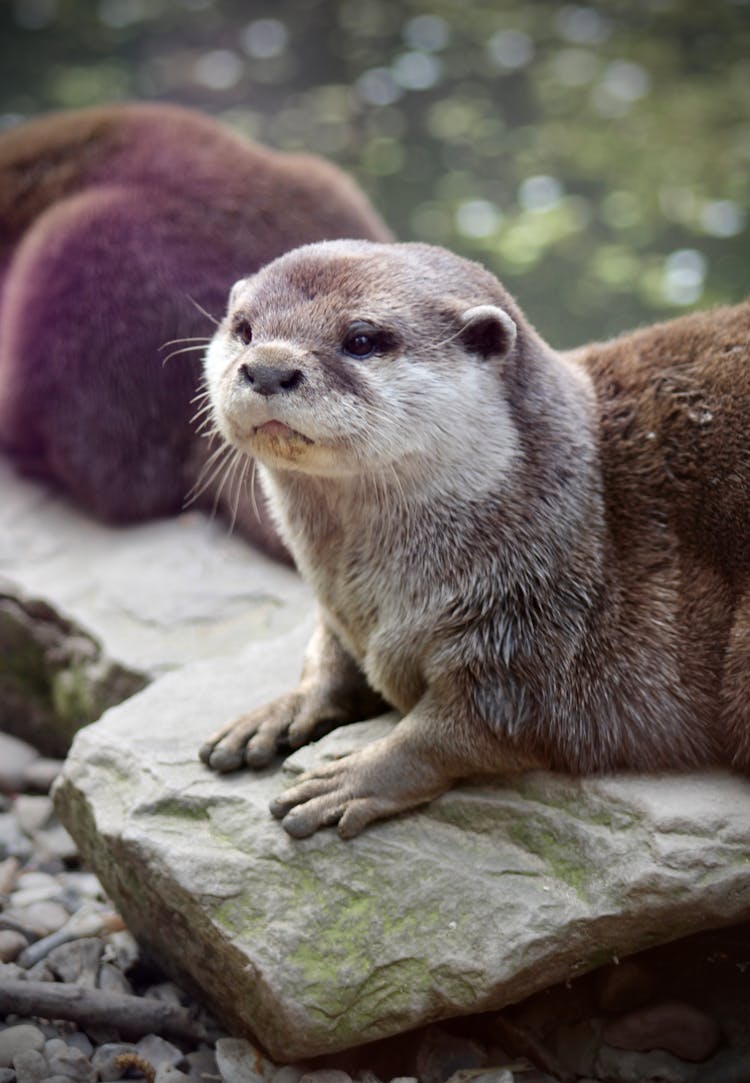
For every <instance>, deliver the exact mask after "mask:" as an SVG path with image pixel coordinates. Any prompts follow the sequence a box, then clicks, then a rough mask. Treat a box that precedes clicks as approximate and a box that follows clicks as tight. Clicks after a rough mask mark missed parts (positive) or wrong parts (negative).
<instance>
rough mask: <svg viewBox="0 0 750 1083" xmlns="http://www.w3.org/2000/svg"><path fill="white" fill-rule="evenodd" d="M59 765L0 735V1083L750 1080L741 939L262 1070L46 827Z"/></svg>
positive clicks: (706, 940) (708, 942)
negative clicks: (166, 970)
mask: <svg viewBox="0 0 750 1083" xmlns="http://www.w3.org/2000/svg"><path fill="white" fill-rule="evenodd" d="M59 768H60V763H59V762H58V761H55V760H48V759H44V758H42V757H41V756H39V754H38V753H37V752H36V751H35V750H34V749H33V748H31V747H30V746H29V745H26V744H24V743H23V742H21V741H18V740H17V739H16V738H13V737H9V736H7V735H5V734H3V733H1V732H0V1083H71V1081H77V1083H96V1081H97V1080H116V1079H122V1078H128V1079H144V1078H145V1079H147V1080H149V1081H155V1083H182V1081H187V1080H191V1081H194V1083H352V1081H354V1083H380V1081H384V1083H387V1081H389V1080H391V1081H395V1080H399V1081H401V1080H403V1081H404V1083H417V1081H418V1083H445V1081H447V1080H451V1083H555V1080H565V1079H568V1080H579V1081H581V1083H583V1081H585V1080H594V1081H596V1080H611V1081H614V1083H750V924H748V925H742V926H735V927H734V928H733V929H730V930H718V931H715V932H711V933H706V934H700V935H699V936H697V937H691V938H690V939H689V940H685V941H679V942H676V943H675V944H673V945H667V946H666V947H663V948H658V949H654V950H653V951H652V952H648V953H643V954H642V955H641V956H636V957H634V958H633V959H631V960H627V961H625V962H624V963H622V964H617V965H614V966H611V967H609V968H604V969H603V970H602V971H599V972H597V973H595V974H592V975H588V976H586V977H584V978H582V979H579V980H577V981H576V982H574V983H572V985H568V986H558V987H555V988H553V989H550V990H547V991H546V992H545V993H543V994H539V995H538V996H536V997H533V998H530V1000H528V1001H526V1002H524V1004H522V1005H518V1006H516V1007H515V1008H514V1009H511V1010H510V1011H508V1012H503V1013H499V1014H498V1013H491V1014H487V1015H484V1016H475V1017H471V1018H469V1019H466V1020H462V1021H456V1022H455V1023H452V1024H446V1025H442V1026H439V1025H435V1026H430V1027H425V1028H422V1029H421V1030H419V1031H415V1032H411V1033H410V1034H405V1035H401V1036H399V1037H396V1038H392V1039H388V1040H385V1041H382V1042H378V1043H373V1044H372V1045H370V1046H367V1047H363V1048H361V1049H359V1050H354V1051H351V1052H348V1053H342V1054H337V1055H334V1056H329V1057H325V1058H317V1059H316V1060H314V1061H309V1062H306V1063H300V1064H295V1065H279V1064H274V1063H272V1062H271V1061H270V1060H268V1059H267V1058H266V1057H265V1056H264V1055H263V1053H262V1052H261V1051H260V1050H259V1049H256V1048H255V1047H254V1046H252V1045H251V1044H250V1043H249V1042H247V1041H245V1040H244V1039H240V1038H236V1037H234V1036H232V1035H230V1034H227V1033H225V1032H223V1031H222V1030H221V1029H220V1028H219V1027H218V1026H217V1024H216V1022H215V1021H214V1020H213V1019H212V1018H211V1017H210V1016H209V1015H208V1013H207V1012H206V1011H205V1009H204V1008H203V1007H202V1006H201V1005H200V1003H198V1002H197V1001H196V1000H195V998H194V997H192V996H191V995H190V994H189V993H188V992H187V991H186V990H184V989H182V988H180V987H179V986H178V985H176V984H175V983H174V982H172V981H170V980H169V979H168V978H167V977H166V975H164V974H163V973H162V972H160V971H159V969H158V967H157V966H156V965H155V964H154V962H153V961H152V960H150V959H149V958H148V957H147V956H146V955H145V954H144V953H143V952H142V951H141V950H140V949H139V946H138V944H137V943H136V941H135V939H134V938H133V937H132V935H131V934H130V933H129V932H128V930H127V929H126V928H125V927H124V924H123V922H122V920H121V918H120V917H119V915H118V914H117V912H116V910H115V909H114V907H113V905H112V903H111V902H110V901H109V900H108V899H107V898H106V896H105V894H104V892H103V890H102V887H101V885H100V883H99V881H98V879H97V878H96V876H94V875H93V874H92V873H91V872H89V871H87V870H86V869H84V868H82V867H81V864H80V861H79V857H78V853H77V851H76V847H75V844H74V843H73V840H72V839H71V838H70V836H69V835H68V834H67V832H66V831H65V829H64V828H63V827H62V825H61V824H60V823H59V821H58V820H57V818H56V816H55V813H54V809H53V805H52V800H51V798H50V797H49V789H50V786H51V784H52V782H53V781H54V778H55V777H56V775H57V773H58V771H59ZM61 997H62V998H63V999H64V1007H62V1008H61V1007H60V998H61ZM51 998H52V999H51ZM55 998H56V999H55Z"/></svg>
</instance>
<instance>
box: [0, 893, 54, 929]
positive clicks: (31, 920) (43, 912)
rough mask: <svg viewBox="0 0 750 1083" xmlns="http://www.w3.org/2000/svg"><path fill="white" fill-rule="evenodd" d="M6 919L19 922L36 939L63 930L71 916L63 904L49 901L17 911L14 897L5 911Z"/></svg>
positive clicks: (33, 904) (32, 904)
mask: <svg viewBox="0 0 750 1083" xmlns="http://www.w3.org/2000/svg"><path fill="white" fill-rule="evenodd" d="M3 916H4V917H6V918H11V920H13V921H17V922H18V923H19V924H20V925H22V926H23V927H24V928H26V929H28V931H29V932H30V933H31V934H32V936H33V937H34V938H36V937H42V936H49V935H50V933H54V932H56V931H57V930H58V929H61V928H62V926H63V925H64V924H65V923H66V921H67V920H68V918H69V917H70V914H69V913H68V911H67V910H66V909H65V907H64V906H63V905H62V903H59V902H54V901H53V900H51V899H47V900H45V901H44V902H36V903H31V905H30V906H24V907H22V908H21V907H19V909H18V910H16V907H15V904H14V901H13V896H12V895H11V904H10V906H9V907H8V909H7V910H6V911H5V913H4V915H3Z"/></svg>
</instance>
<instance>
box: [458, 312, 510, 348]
mask: <svg viewBox="0 0 750 1083" xmlns="http://www.w3.org/2000/svg"><path fill="white" fill-rule="evenodd" d="M461 325H462V326H461V331H460V338H461V341H462V342H463V344H464V346H465V347H466V349H467V350H469V352H470V353H476V354H479V356H480V357H484V358H489V357H506V356H507V355H508V354H509V353H510V351H511V350H512V349H513V343H514V342H515V341H516V325H515V322H514V321H513V320H512V319H511V318H510V316H509V315H508V313H507V312H505V311H504V310H503V309H502V308H498V306H497V305H476V306H475V307H474V308H469V309H467V310H466V312H464V314H463V315H462V317H461Z"/></svg>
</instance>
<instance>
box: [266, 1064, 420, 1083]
mask: <svg viewBox="0 0 750 1083" xmlns="http://www.w3.org/2000/svg"><path fill="white" fill-rule="evenodd" d="M303 1075H304V1073H303V1071H302V1069H301V1068H297V1067H295V1066H294V1065H293V1064H285V1065H284V1067H283V1068H279V1070H278V1071H277V1072H275V1073H274V1075H273V1078H272V1079H271V1083H299V1081H300V1079H301V1078H302V1076H303ZM360 1083H362V1079H361V1078H360ZM392 1083H393V1081H392ZM414 1083H417V1081H416V1079H415V1080H414Z"/></svg>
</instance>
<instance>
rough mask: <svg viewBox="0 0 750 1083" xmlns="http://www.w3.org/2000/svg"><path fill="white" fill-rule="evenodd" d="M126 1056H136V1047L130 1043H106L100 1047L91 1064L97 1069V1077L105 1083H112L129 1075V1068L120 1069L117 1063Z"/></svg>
mask: <svg viewBox="0 0 750 1083" xmlns="http://www.w3.org/2000/svg"><path fill="white" fill-rule="evenodd" d="M124 1054H131V1055H132V1054H135V1046H134V1045H131V1043H130V1042H106V1043H105V1044H104V1045H100V1046H99V1048H98V1049H97V1050H96V1052H95V1053H94V1056H93V1057H92V1058H91V1063H92V1064H93V1065H94V1068H96V1071H97V1075H98V1076H99V1079H101V1080H102V1081H103V1083H111V1081H112V1080H115V1079H122V1077H123V1076H124V1075H125V1074H126V1073H127V1071H128V1069H127V1068H118V1067H117V1065H116V1064H115V1061H116V1060H117V1058H118V1057H121V1056H123V1055H124Z"/></svg>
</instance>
